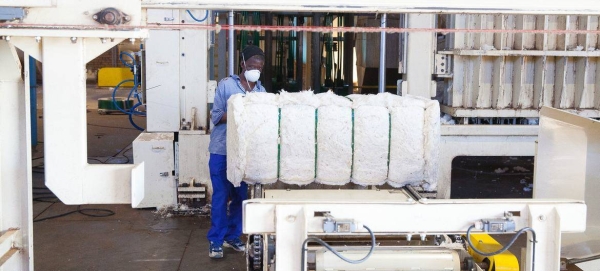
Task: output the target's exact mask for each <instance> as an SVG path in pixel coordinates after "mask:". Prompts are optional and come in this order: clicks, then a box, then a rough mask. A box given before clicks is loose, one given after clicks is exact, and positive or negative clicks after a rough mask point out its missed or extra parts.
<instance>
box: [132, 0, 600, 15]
mask: <svg viewBox="0 0 600 271" xmlns="http://www.w3.org/2000/svg"><path fill="white" fill-rule="evenodd" d="M142 6H143V7H145V8H196V9H215V10H264V11H295V12H309V11H318V12H326V11H335V12H372V13H490V12H493V13H495V14H519V13H520V14H600V10H599V9H597V8H594V7H597V2H596V1H595V0H580V1H571V2H567V1H561V0H546V1H544V0H529V1H517V2H511V3H510V5H508V4H507V3H504V2H499V1H494V0H457V1H445V0H422V1H420V0H404V1H397V0H381V1H377V2H375V3H374V2H365V1H361V0H331V1H327V3H324V2H323V1H320V0H306V1H301V2H299V1H287V2H282V1H277V0H258V1H253V2H252V3H249V2H247V1H243V0H233V1H218V0H183V1H173V0H143V1H142Z"/></svg>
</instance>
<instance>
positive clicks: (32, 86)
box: [29, 56, 38, 146]
mask: <svg viewBox="0 0 600 271" xmlns="http://www.w3.org/2000/svg"><path fill="white" fill-rule="evenodd" d="M35 64H36V61H35V58H33V57H31V56H30V57H29V95H30V96H29V101H30V104H31V106H30V114H31V146H37V144H38V137H37V69H36V66H35Z"/></svg>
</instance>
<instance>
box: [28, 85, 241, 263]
mask: <svg viewBox="0 0 600 271" xmlns="http://www.w3.org/2000/svg"><path fill="white" fill-rule="evenodd" d="M39 91H40V92H41V90H39ZM109 95H110V92H109V91H108V90H107V89H95V88H89V89H88V105H87V108H88V113H87V119H88V156H89V157H91V158H92V159H90V160H89V161H88V162H89V163H100V161H102V162H104V161H106V160H107V159H109V161H108V163H125V162H129V163H132V162H133V161H132V160H133V159H132V156H133V154H132V152H131V151H130V150H128V149H129V148H130V147H131V146H130V143H131V142H132V141H133V140H134V139H135V137H137V135H138V134H139V133H140V132H139V131H137V130H135V129H134V128H132V126H131V125H130V124H129V121H128V119H127V116H126V115H121V114H110V115H100V114H98V112H97V102H96V101H97V98H100V97H109ZM42 98H43V97H41V96H40V99H39V100H38V105H39V108H38V120H39V121H40V123H38V127H39V128H38V129H39V131H38V135H39V138H38V140H39V141H40V143H39V144H38V146H37V147H35V148H34V154H33V157H34V158H36V157H42V156H43V144H44V143H43V127H42V125H41V121H42V120H43V115H42V110H41V109H42V108H41V105H42ZM136 122H140V123H141V124H142V126H143V127H145V124H144V122H145V119H144V118H141V117H140V118H136ZM115 154H117V155H115ZM113 155H115V157H114V158H111V157H112V156H113ZM41 160H43V159H35V160H34V161H37V162H38V163H39V162H41ZM33 171H34V173H33V179H34V180H33V186H34V187H35V188H36V189H34V198H40V197H47V196H51V194H47V193H49V190H47V189H41V188H43V187H44V174H43V165H41V166H39V167H36V168H34V169H33ZM40 200H44V201H56V202H40V201H34V203H33V215H34V219H36V220H38V219H43V218H46V217H51V216H55V215H59V214H63V213H67V212H71V211H76V210H77V208H78V207H79V206H69V205H64V204H63V203H61V202H60V201H59V200H57V199H52V198H42V199H40ZM80 208H82V209H83V208H101V209H107V210H110V211H113V212H114V213H115V214H114V215H113V216H108V217H89V216H84V215H82V214H79V213H74V214H71V215H67V216H65V217H60V218H55V219H51V220H44V221H40V222H35V223H34V261H35V269H36V270H214V271H219V270H246V267H245V266H246V260H245V257H244V254H243V253H240V252H235V251H233V250H231V249H225V258H224V259H221V260H212V259H210V258H209V257H208V241H207V240H206V233H207V231H208V229H209V227H210V218H209V217H207V216H194V217H168V218H167V217H165V216H163V215H160V214H157V213H155V211H154V210H151V209H132V208H131V206H130V205H84V206H80ZM86 213H90V214H95V215H102V214H105V213H102V212H97V211H89V212H86Z"/></svg>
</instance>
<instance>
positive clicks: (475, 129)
mask: <svg viewBox="0 0 600 271" xmlns="http://www.w3.org/2000/svg"><path fill="white" fill-rule="evenodd" d="M537 130H538V127H537V126H532V125H521V126H513V125H442V127H441V139H440V162H439V164H440V174H439V176H440V179H439V180H438V182H437V184H438V186H437V192H438V198H450V192H451V189H450V179H451V176H452V160H454V158H456V157H457V156H534V155H535V141H536V139H537Z"/></svg>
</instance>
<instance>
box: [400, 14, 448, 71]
mask: <svg viewBox="0 0 600 271" xmlns="http://www.w3.org/2000/svg"><path fill="white" fill-rule="evenodd" d="M453 17H454V16H453ZM401 22H402V26H401V27H402V28H408V14H402V21H401ZM407 58H408V32H403V33H402V73H406V59H407Z"/></svg>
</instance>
